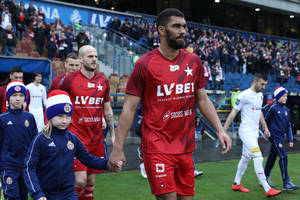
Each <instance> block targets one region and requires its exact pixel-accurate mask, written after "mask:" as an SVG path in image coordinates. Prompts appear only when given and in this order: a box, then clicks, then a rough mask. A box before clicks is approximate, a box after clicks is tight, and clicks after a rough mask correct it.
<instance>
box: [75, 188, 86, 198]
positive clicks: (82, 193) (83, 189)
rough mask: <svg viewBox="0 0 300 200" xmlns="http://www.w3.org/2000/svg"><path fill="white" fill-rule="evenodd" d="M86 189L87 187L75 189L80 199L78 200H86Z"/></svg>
mask: <svg viewBox="0 0 300 200" xmlns="http://www.w3.org/2000/svg"><path fill="white" fill-rule="evenodd" d="M85 188H86V187H82V188H78V187H75V194H76V196H77V197H78V200H85V199H84V195H85Z"/></svg>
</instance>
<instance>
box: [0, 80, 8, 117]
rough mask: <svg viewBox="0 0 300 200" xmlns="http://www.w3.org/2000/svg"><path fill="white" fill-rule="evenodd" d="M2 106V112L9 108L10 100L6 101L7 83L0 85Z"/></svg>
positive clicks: (0, 102)
mask: <svg viewBox="0 0 300 200" xmlns="http://www.w3.org/2000/svg"><path fill="white" fill-rule="evenodd" d="M0 106H1V113H4V112H5V111H6V110H7V108H8V102H7V101H6V85H3V86H1V87H0Z"/></svg>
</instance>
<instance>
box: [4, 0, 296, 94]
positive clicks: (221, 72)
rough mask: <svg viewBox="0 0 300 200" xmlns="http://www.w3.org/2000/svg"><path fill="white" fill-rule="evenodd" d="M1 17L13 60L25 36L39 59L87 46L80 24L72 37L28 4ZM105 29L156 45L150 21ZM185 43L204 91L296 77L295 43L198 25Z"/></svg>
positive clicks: (9, 4) (115, 23)
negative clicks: (253, 79)
mask: <svg viewBox="0 0 300 200" xmlns="http://www.w3.org/2000/svg"><path fill="white" fill-rule="evenodd" d="M0 16H1V27H0V43H1V45H2V51H1V54H2V55H5V56H13V55H15V52H16V51H15V47H16V45H17V42H18V41H21V40H22V38H23V37H24V36H29V37H31V38H32V41H34V43H35V47H36V51H37V52H38V54H39V56H45V57H48V58H50V59H53V58H55V57H59V58H60V59H61V60H62V61H63V60H64V59H65V57H66V55H67V54H68V53H70V52H72V51H73V44H74V43H76V44H77V45H78V48H80V47H81V46H83V45H85V44H89V42H90V40H89V37H88V35H87V34H86V33H85V31H84V30H83V29H82V28H83V25H82V22H81V21H80V22H78V23H77V24H76V25H75V28H76V29H77V30H78V32H79V33H78V35H77V36H76V37H75V35H74V30H73V27H71V26H69V27H65V26H64V25H63V23H62V22H61V20H60V19H59V18H57V19H56V20H55V21H54V23H49V24H48V23H46V22H45V15H44V14H43V13H42V9H41V7H40V8H38V9H36V7H35V6H34V4H33V3H31V4H30V6H29V7H28V8H27V9H25V7H24V3H23V2H22V1H21V2H20V3H19V4H18V3H17V2H16V1H15V0H12V1H4V0H1V2H0ZM108 28H109V29H110V30H113V31H114V32H119V33H122V34H123V35H125V36H126V37H127V36H128V37H130V38H132V39H134V40H136V41H139V42H140V43H141V44H144V45H148V46H149V47H151V48H155V47H158V46H159V45H160V42H159V36H158V32H157V30H156V23H155V21H154V22H153V23H148V22H147V20H144V19H139V20H138V19H135V18H133V20H132V21H130V20H129V19H125V20H124V21H123V22H121V21H120V20H119V19H118V18H114V19H113V20H112V22H111V23H110V24H109V26H108ZM108 39H109V38H108ZM186 41H187V42H186V49H187V50H188V51H190V52H193V53H196V54H197V55H199V56H200V58H201V60H202V61H203V65H204V68H205V77H206V79H207V80H208V82H209V85H208V89H222V84H223V83H224V80H225V77H226V73H228V72H232V73H244V74H245V73H254V72H264V73H269V74H275V75H276V77H277V81H278V82H280V83H281V84H283V83H286V82H287V81H288V79H289V77H290V76H296V77H298V76H299V75H300V42H299V41H291V40H287V39H285V40H284V39H282V40H280V39H278V38H277V39H270V37H268V36H265V35H263V36H261V35H255V34H249V33H248V34H245V33H242V32H238V31H236V32H233V31H227V30H221V29H217V28H212V27H204V26H199V25H189V26H188V28H187V40H186ZM45 50H46V51H45ZM299 81H300V79H299Z"/></svg>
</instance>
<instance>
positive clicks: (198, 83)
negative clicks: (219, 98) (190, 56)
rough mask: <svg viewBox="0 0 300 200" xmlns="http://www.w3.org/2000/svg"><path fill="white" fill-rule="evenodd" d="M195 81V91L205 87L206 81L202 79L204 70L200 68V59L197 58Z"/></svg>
mask: <svg viewBox="0 0 300 200" xmlns="http://www.w3.org/2000/svg"><path fill="white" fill-rule="evenodd" d="M197 65H198V67H197V69H198V70H197V75H198V76H197V79H196V90H197V89H200V88H204V87H205V86H206V79H205V77H204V68H203V66H202V62H201V60H200V58H199V57H198V56H197Z"/></svg>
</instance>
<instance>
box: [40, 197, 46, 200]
mask: <svg viewBox="0 0 300 200" xmlns="http://www.w3.org/2000/svg"><path fill="white" fill-rule="evenodd" d="M38 200H47V198H46V197H40V198H39V199H38Z"/></svg>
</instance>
